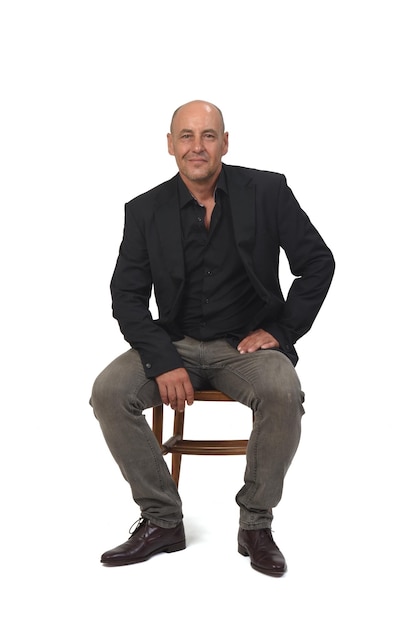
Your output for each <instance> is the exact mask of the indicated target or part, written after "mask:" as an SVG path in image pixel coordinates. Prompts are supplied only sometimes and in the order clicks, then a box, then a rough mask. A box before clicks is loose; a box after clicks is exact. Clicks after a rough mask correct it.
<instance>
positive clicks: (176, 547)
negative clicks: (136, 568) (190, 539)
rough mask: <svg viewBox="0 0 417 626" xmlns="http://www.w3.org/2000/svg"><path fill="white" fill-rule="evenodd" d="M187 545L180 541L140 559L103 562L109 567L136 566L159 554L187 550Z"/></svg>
mask: <svg viewBox="0 0 417 626" xmlns="http://www.w3.org/2000/svg"><path fill="white" fill-rule="evenodd" d="M185 548H186V544H185V541H180V542H179V543H173V544H172V545H170V546H165V547H164V548H158V549H157V550H154V552H150V553H149V554H147V555H146V556H143V557H141V558H139V559H125V560H124V561H116V560H114V561H101V563H102V564H103V565H106V566H107V567H117V566H118V565H134V564H135V563H144V562H145V561H147V560H148V559H150V558H152V557H153V556H156V555H157V554H162V553H164V552H179V551H180V550H185Z"/></svg>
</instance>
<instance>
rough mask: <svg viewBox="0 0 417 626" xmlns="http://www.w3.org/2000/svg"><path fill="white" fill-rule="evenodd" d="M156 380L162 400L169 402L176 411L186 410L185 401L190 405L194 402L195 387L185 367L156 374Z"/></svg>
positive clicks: (165, 402)
mask: <svg viewBox="0 0 417 626" xmlns="http://www.w3.org/2000/svg"><path fill="white" fill-rule="evenodd" d="M155 381H156V383H157V385H158V388H159V393H160V394H161V400H162V402H163V403H164V404H169V405H170V406H171V408H172V409H174V411H175V410H177V411H184V408H185V403H187V404H188V405H190V404H192V403H193V402H194V389H193V386H192V384H191V381H190V377H189V376H188V372H187V370H186V369H185V368H184V367H179V368H177V369H175V370H170V371H169V372H164V373H163V374H160V376H156V377H155Z"/></svg>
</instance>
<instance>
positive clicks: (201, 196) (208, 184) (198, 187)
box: [180, 170, 220, 205]
mask: <svg viewBox="0 0 417 626" xmlns="http://www.w3.org/2000/svg"><path fill="white" fill-rule="evenodd" d="M219 175H220V170H219V171H218V172H216V174H215V175H214V176H211V177H210V178H209V179H207V180H190V179H188V178H186V177H185V176H183V175H182V173H181V172H180V176H181V178H182V180H183V182H184V184H185V186H186V187H187V189H188V191H189V192H190V193H191V195H192V196H194V198H195V199H196V200H197V202H199V203H200V204H203V205H207V203H208V202H210V201H211V200H213V198H214V190H215V189H216V183H217V179H218V178H219Z"/></svg>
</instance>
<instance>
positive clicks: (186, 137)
mask: <svg viewBox="0 0 417 626" xmlns="http://www.w3.org/2000/svg"><path fill="white" fill-rule="evenodd" d="M227 149H228V133H225V132H224V126H223V119H222V116H221V114H220V112H219V110H218V109H217V108H216V107H214V106H213V105H211V104H210V103H208V102H202V101H200V100H197V101H195V102H190V103H188V104H185V105H184V106H182V107H180V108H179V109H178V110H177V111H176V113H175V114H174V117H173V120H172V124H171V132H170V133H168V152H169V154H171V155H172V156H174V157H175V160H176V162H177V165H178V169H179V172H180V176H181V178H182V179H183V180H184V182H185V183H186V184H187V182H188V183H196V184H212V183H214V182H215V181H216V179H217V177H218V175H219V174H220V170H221V167H222V165H221V159H222V156H224V155H225V154H226V153H227Z"/></svg>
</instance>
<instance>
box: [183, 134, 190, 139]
mask: <svg viewBox="0 0 417 626" xmlns="http://www.w3.org/2000/svg"><path fill="white" fill-rule="evenodd" d="M190 137H191V135H190V133H184V134H183V135H181V139H190Z"/></svg>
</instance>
